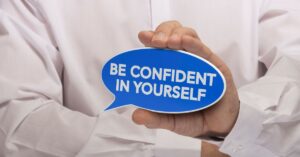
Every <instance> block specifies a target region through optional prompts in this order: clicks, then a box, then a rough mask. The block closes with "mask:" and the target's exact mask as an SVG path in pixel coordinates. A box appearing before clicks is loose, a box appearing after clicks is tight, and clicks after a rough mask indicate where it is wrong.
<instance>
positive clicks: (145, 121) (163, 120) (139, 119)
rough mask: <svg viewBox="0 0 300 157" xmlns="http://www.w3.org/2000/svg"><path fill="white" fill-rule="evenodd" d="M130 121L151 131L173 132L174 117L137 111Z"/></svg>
mask: <svg viewBox="0 0 300 157" xmlns="http://www.w3.org/2000/svg"><path fill="white" fill-rule="evenodd" d="M132 120H133V121H134V122H135V123H136V124H139V125H145V126H146V127H147V128H151V129H157V128H160V129H167V130H170V131H173V130H174V123H175V121H174V116H173V115H167V114H159V113H154V112H150V111H146V110H142V109H137V110H135V111H134V113H133V115H132Z"/></svg>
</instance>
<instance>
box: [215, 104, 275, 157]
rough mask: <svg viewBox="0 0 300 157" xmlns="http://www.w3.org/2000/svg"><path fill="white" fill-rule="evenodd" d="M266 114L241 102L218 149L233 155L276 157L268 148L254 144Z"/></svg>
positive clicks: (233, 156)
mask: <svg viewBox="0 0 300 157" xmlns="http://www.w3.org/2000/svg"><path fill="white" fill-rule="evenodd" d="M265 118H266V115H265V114H264V113H263V111H260V110H258V109H255V108H254V107H252V106H251V105H248V104H247V103H244V102H241V104H240V112H239V116H238V119H237V122H236V124H235V126H234V128H233V129H232V131H231V132H230V134H229V135H228V136H227V137H226V138H225V140H224V142H223V143H222V144H221V146H220V151H222V152H224V153H226V154H228V155H230V156H232V157H235V156H243V157H253V156H265V157H269V156H270V157H276V155H274V154H273V153H272V152H270V151H269V150H268V149H266V148H264V147H262V146H260V145H258V144H256V143H257V137H258V136H259V134H260V133H261V131H262V126H263V121H264V120H265Z"/></svg>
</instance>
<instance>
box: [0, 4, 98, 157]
mask: <svg viewBox="0 0 300 157" xmlns="http://www.w3.org/2000/svg"><path fill="white" fill-rule="evenodd" d="M30 6H31V3H29V2H27V1H17V0H4V1H1V3H0V91H1V92H0V93H1V94H0V106H1V107H0V130H1V132H0V140H1V141H0V147H1V148H0V149H1V151H0V154H1V155H0V156H15V155H16V156H18V154H19V155H20V154H24V156H30V154H31V155H33V154H35V155H33V156H46V155H47V156H75V155H76V153H77V152H78V151H79V150H81V149H82V147H83V146H84V144H85V143H86V142H87V141H88V139H89V136H90V135H91V133H92V131H93V129H94V127H95V125H96V122H97V118H96V117H90V116H88V115H85V114H82V113H79V112H75V111H71V110H69V109H67V108H65V107H64V106H63V105H62V84H61V81H60V79H61V72H62V68H63V67H62V62H61V60H60V55H59V52H58V51H57V49H56V46H55V43H54V42H53V41H51V37H50V35H49V34H48V32H47V29H46V25H45V23H43V22H42V21H41V19H40V18H37V15H39V14H38V12H36V10H33V9H34V8H30ZM74 121H76V123H73V122H74ZM75 130H76V131H75Z"/></svg>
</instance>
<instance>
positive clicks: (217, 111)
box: [132, 21, 240, 137]
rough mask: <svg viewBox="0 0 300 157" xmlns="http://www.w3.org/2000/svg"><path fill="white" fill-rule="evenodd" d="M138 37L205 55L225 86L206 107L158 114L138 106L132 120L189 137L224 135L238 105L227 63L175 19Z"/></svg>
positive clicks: (229, 128) (230, 126) (235, 117)
mask: <svg viewBox="0 0 300 157" xmlns="http://www.w3.org/2000/svg"><path fill="white" fill-rule="evenodd" d="M139 39H140V41H141V42H142V43H143V44H144V45H145V46H149V47H157V48H169V49H176V50H185V51H188V52H190V53H193V54H196V55H198V56H200V57H203V58H205V59H206V60H208V61H210V62H211V63H212V64H214V65H215V66H216V67H217V68H218V69H219V70H220V71H221V72H222V73H223V75H224V77H225V79H226V83H227V88H226V92H225V94H224V97H223V98H222V99H221V100H220V101H219V102H218V103H217V104H215V105H213V106H212V107H210V108H208V109H205V110H202V111H198V112H193V113H186V114H160V113H153V112H150V111H146V110H142V109H137V110H136V111H135V112H134V113H133V116H132V118H133V121H134V122H135V123H137V124H141V125H145V126H146V127H148V128H153V129H154V128H161V129H168V130H171V131H173V132H175V133H178V134H181V135H185V136H191V137H196V136H203V135H204V136H205V135H215V136H226V135H227V134H228V133H229V132H230V131H231V129H232V127H233V126H234V124H235V121H236V119H237V116H238V112H239V105H240V104H239V99H238V94H237V89H236V87H235V84H234V82H233V79H232V75H231V72H230V70H229V68H228V67H227V66H226V64H225V63H224V62H223V61H222V60H221V59H220V58H219V57H218V56H217V55H215V54H214V53H213V52H212V51H211V50H210V49H209V48H208V47H206V46H205V45H204V44H203V43H202V42H201V40H200V39H199V37H198V35H197V33H196V31H195V30H193V29H191V28H186V27H183V26H182V25H181V24H180V23H178V22H177V21H169V22H164V23H162V24H161V25H159V26H158V28H157V29H156V30H155V31H142V32H140V33H139Z"/></svg>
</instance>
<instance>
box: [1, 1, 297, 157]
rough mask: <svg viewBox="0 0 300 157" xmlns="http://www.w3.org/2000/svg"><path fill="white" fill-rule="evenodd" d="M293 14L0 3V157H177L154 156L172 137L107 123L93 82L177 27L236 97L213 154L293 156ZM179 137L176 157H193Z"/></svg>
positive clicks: (115, 118)
mask: <svg viewBox="0 0 300 157" xmlns="http://www.w3.org/2000/svg"><path fill="white" fill-rule="evenodd" d="M299 6H300V1H299V0H232V1H215V0H189V1H183V0H127V1H124V0H88V1H87V0H85V1H83V0H82V1H74V0H23V1H21V0H0V154H1V156H22V157H27V156H28V157H29V156H30V157H33V156H39V157H53V156H64V157H68V156H70V157H72V156H84V157H90V156H101V157H105V156H107V157H115V156H130V157H150V156H154V155H155V156H168V154H169V156H175V155H177V156H179V155H180V153H177V152H176V151H174V150H172V149H169V151H168V149H161V148H162V146H161V143H162V142H161V140H159V139H163V140H165V139H166V136H170V137H172V138H167V140H169V142H170V143H174V141H176V140H175V139H173V137H174V135H169V134H165V133H159V134H158V135H159V136H158V137H157V138H155V132H154V131H153V130H148V129H146V128H144V127H142V126H137V125H135V124H133V122H132V121H131V114H132V111H133V109H132V108H122V109H119V110H115V111H109V112H103V110H104V108H106V107H107V105H108V104H110V103H111V102H112V100H113V96H112V94H111V93H110V92H109V91H107V90H106V88H105V87H104V85H103V83H102V81H101V77H100V71H101V68H102V66H103V64H104V63H105V62H106V61H107V60H108V59H110V58H111V57H113V56H114V55H116V54H117V53H118V52H121V51H125V50H128V49H133V48H137V47H142V44H141V43H140V42H139V41H138V38H137V34H138V32H139V31H141V30H149V29H155V27H156V26H157V25H158V24H160V23H161V22H163V21H166V20H178V21H179V22H181V23H182V24H183V25H185V26H187V27H191V28H194V29H195V30H196V31H197V32H198V34H199V36H200V38H201V40H202V41H203V42H204V43H206V45H208V47H210V48H211V49H212V50H213V51H214V52H215V53H216V54H218V55H219V56H220V57H221V58H222V59H223V60H224V61H225V63H226V64H227V65H228V66H229V67H230V69H231V71H232V73H233V76H234V81H235V83H236V85H237V86H238V87H239V97H240V101H241V109H240V114H239V117H238V120H237V123H236V125H235V126H234V129H233V130H232V132H231V133H230V134H229V135H228V137H227V138H226V139H225V141H224V143H223V144H222V145H221V151H223V152H225V153H228V154H230V155H231V156H233V157H235V156H238V157H253V156H258V157H274V156H275V157H276V156H285V157H287V156H288V157H296V156H299V154H300V133H298V132H300V123H299V120H300V116H299V115H300V29H299V28H300V7H299ZM266 71H267V72H266ZM259 78H260V79H259ZM175 137H176V138H180V139H181V140H182V142H178V141H176V142H177V143H178V145H180V143H185V144H184V145H185V147H183V148H184V149H182V150H188V149H187V148H188V147H190V148H191V149H192V148H197V147H200V144H198V141H195V140H190V139H186V138H183V137H179V136H178V137H177V136H175ZM173 140H174V141H173ZM179 141H180V140H179ZM159 145H160V147H158V146H159ZM178 149H179V150H180V148H178ZM159 150H163V151H159ZM194 150H196V149H194ZM186 152H188V151H186ZM191 152H192V153H191V155H190V156H199V154H197V153H195V152H194V151H192V150H191ZM198 153H199V152H198ZM181 156H183V155H181ZM186 156H188V155H186Z"/></svg>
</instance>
